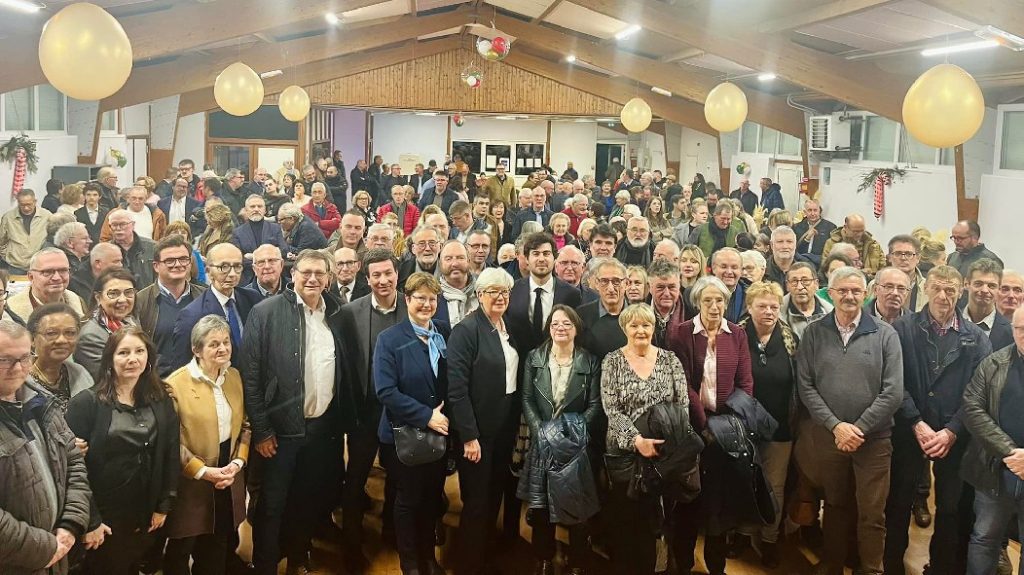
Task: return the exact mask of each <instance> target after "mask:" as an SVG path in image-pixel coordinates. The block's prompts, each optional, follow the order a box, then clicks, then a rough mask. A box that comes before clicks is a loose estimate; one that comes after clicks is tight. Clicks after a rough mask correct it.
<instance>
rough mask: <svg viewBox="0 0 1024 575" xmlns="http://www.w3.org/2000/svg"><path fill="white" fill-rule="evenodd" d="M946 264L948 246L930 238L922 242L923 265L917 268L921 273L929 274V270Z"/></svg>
mask: <svg viewBox="0 0 1024 575" xmlns="http://www.w3.org/2000/svg"><path fill="white" fill-rule="evenodd" d="M945 263H946V244H944V243H943V242H941V241H939V240H936V239H933V238H930V237H929V238H927V239H924V240H921V263H920V264H918V266H917V267H918V269H920V270H921V273H923V274H927V273H928V270H930V269H932V268H933V267H935V266H941V265H944V264H945Z"/></svg>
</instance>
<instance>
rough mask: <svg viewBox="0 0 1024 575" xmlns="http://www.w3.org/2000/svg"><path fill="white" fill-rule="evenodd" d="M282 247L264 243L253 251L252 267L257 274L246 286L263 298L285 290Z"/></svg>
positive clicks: (254, 273)
mask: <svg viewBox="0 0 1024 575" xmlns="http://www.w3.org/2000/svg"><path fill="white" fill-rule="evenodd" d="M282 253H283V252H281V248H279V247H277V246H275V245H273V244H263V245H261V246H260V247H258V248H256V249H255V250H253V252H252V269H253V275H254V276H255V277H254V278H253V280H252V282H250V283H249V284H246V286H245V287H247V288H249V289H250V290H251V291H252V292H253V293H258V294H260V296H261V297H262V298H263V299H267V298H268V297H270V296H272V295H277V294H279V293H281V292H282V291H284V289H285V287H287V286H285V282H284V278H283V277H282V274H283V273H284V257H283V255H282Z"/></svg>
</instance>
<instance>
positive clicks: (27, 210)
mask: <svg viewBox="0 0 1024 575" xmlns="http://www.w3.org/2000/svg"><path fill="white" fill-rule="evenodd" d="M17 202H18V206H17V207H15V208H13V209H11V210H10V211H8V212H7V213H5V214H4V215H3V217H2V218H0V254H2V255H3V263H4V264H5V265H6V268H7V271H9V272H10V273H11V274H16V275H24V274H25V273H26V271H28V261H29V259H31V258H32V254H34V253H36V252H37V251H39V248H41V247H43V242H45V241H46V222H47V220H49V219H50V216H52V215H53V214H51V213H50V211H49V210H47V209H45V208H40V207H36V193H35V192H33V191H32V190H30V189H28V188H24V189H22V190H21V191H20V192H18V195H17Z"/></svg>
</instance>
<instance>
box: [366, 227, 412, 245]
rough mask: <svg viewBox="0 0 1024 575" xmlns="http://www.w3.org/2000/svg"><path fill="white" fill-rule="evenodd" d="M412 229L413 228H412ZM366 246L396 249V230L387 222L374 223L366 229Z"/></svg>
mask: <svg viewBox="0 0 1024 575" xmlns="http://www.w3.org/2000/svg"><path fill="white" fill-rule="evenodd" d="M410 231H411V230H410ZM366 248H367V249H370V250H372V249H374V248H383V249H386V250H394V249H395V230H394V228H392V227H391V226H389V225H387V224H373V225H372V226H370V227H369V228H367V229H366Z"/></svg>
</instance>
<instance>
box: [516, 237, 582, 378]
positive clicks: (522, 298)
mask: <svg viewBox="0 0 1024 575" xmlns="http://www.w3.org/2000/svg"><path fill="white" fill-rule="evenodd" d="M523 253H525V254H526V262H527V265H528V266H529V268H530V275H529V277H525V278H520V279H518V280H516V282H515V283H514V284H513V285H512V293H511V295H510V296H509V304H508V311H506V312H505V321H506V322H507V323H508V329H509V334H510V335H511V336H512V337H513V339H514V340H515V345H516V350H517V351H518V352H519V357H521V358H525V357H526V355H527V354H528V353H529V352H531V351H533V349H534V348H536V347H537V346H538V345H540V344H541V343H542V342H543V341H544V339H545V337H546V336H545V334H544V324H545V322H547V319H548V316H549V315H551V308H552V307H553V306H554V305H555V304H565V305H567V306H569V307H571V308H573V309H575V308H576V307H578V306H579V305H580V301H581V300H582V295H581V294H580V290H578V289H576V288H575V287H574V286H571V285H569V284H567V283H566V282H564V281H562V280H560V279H558V278H556V277H555V276H554V274H553V273H552V272H554V267H555V257H556V255H557V253H558V250H557V248H555V240H554V238H552V237H551V236H550V235H549V234H546V233H543V232H538V233H536V234H532V235H530V236H528V237H527V238H526V241H525V242H524V243H523Z"/></svg>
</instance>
